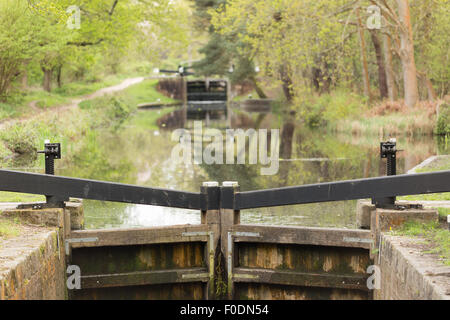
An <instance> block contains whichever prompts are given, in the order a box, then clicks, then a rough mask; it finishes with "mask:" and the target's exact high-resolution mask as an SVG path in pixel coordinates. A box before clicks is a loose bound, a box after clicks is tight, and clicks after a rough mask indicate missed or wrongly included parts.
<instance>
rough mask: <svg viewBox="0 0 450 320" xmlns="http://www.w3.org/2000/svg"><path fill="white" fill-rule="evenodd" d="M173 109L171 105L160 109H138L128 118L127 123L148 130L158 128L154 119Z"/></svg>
mask: <svg viewBox="0 0 450 320" xmlns="http://www.w3.org/2000/svg"><path fill="white" fill-rule="evenodd" d="M173 110H175V108H172V107H170V108H163V109H160V110H138V111H136V113H135V114H134V115H133V117H132V118H131V119H130V122H129V124H130V125H132V126H137V127H140V128H145V129H148V130H158V126H157V124H156V121H157V120H158V119H159V118H161V117H162V116H164V115H165V114H168V113H170V112H172V111H173Z"/></svg>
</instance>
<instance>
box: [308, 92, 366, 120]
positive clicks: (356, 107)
mask: <svg viewBox="0 0 450 320" xmlns="http://www.w3.org/2000/svg"><path fill="white" fill-rule="evenodd" d="M299 108H300V112H299V114H300V115H301V116H302V118H303V120H304V121H305V123H306V124H307V125H308V126H309V127H319V126H323V125H326V124H327V123H332V122H335V121H337V120H340V119H346V118H352V117H355V116H357V115H360V114H361V113H362V112H365V111H366V109H367V101H366V99H365V98H363V97H361V96H359V95H357V94H355V93H352V92H347V91H344V90H337V91H335V92H333V93H331V94H322V95H320V96H312V97H311V98H308V99H307V100H306V101H303V102H302V103H301V104H300V106H299Z"/></svg>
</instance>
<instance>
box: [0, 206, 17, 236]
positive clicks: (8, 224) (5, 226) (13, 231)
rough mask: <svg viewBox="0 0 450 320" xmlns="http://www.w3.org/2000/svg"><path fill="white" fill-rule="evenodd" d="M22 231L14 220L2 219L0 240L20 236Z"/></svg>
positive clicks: (0, 221) (0, 222) (0, 220)
mask: <svg viewBox="0 0 450 320" xmlns="http://www.w3.org/2000/svg"><path fill="white" fill-rule="evenodd" d="M0 214H1V212H0ZM19 233H20V229H19V227H18V226H17V223H15V222H14V221H12V220H9V219H1V218H0V238H9V237H14V236H18V235H19Z"/></svg>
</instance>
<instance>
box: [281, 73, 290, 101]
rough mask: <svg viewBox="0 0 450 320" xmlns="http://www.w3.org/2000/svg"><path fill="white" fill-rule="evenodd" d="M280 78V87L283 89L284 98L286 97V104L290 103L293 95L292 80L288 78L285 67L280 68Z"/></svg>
mask: <svg viewBox="0 0 450 320" xmlns="http://www.w3.org/2000/svg"><path fill="white" fill-rule="evenodd" d="M280 77H281V82H282V87H283V92H284V96H285V97H286V100H287V101H288V102H292V99H293V95H292V89H291V87H292V80H291V77H290V76H289V74H288V72H287V70H286V66H282V67H281V70H280Z"/></svg>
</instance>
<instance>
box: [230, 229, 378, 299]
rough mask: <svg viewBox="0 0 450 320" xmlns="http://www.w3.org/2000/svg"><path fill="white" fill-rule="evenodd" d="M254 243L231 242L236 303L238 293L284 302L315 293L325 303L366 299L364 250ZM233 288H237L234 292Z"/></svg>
mask: <svg viewBox="0 0 450 320" xmlns="http://www.w3.org/2000/svg"><path fill="white" fill-rule="evenodd" d="M314 238H315V239H316V237H314ZM319 238H320V237H319ZM288 239H289V240H292V239H291V238H288ZM241 241H242V239H241ZM254 241H255V240H252V242H235V245H234V251H235V254H234V259H235V260H234V262H233V291H234V294H233V298H235V299H239V298H240V295H246V296H248V297H249V298H252V297H253V298H261V299H263V298H264V297H267V296H276V297H279V298H280V299H288V298H289V297H290V296H295V297H298V298H299V299H301V297H303V298H308V297H311V298H313V297H315V298H320V295H323V296H324V297H327V299H331V297H332V298H333V299H361V298H364V299H368V298H370V293H369V292H368V289H367V286H366V282H367V278H368V276H369V274H367V273H366V270H367V267H368V266H369V265H371V264H373V263H372V261H371V260H370V257H369V250H367V249H363V248H352V247H339V246H332V245H331V243H328V245H299V244H296V243H288V244H275V243H255V242H254ZM242 283H253V284H257V283H258V284H265V285H264V286H255V285H250V284H249V285H247V286H245V285H241V284H242ZM237 286H238V287H239V288H240V289H237ZM280 286H284V287H280ZM245 288H247V289H245ZM258 288H259V289H258ZM318 288H322V289H323V292H322V293H320V294H319V297H317V295H318V293H317V289H318ZM335 289H339V290H335ZM246 290H247V291H246ZM258 290H265V291H267V292H258ZM272 290H273V293H271V292H272ZM280 290H281V291H280ZM362 292H366V293H365V294H362Z"/></svg>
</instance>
